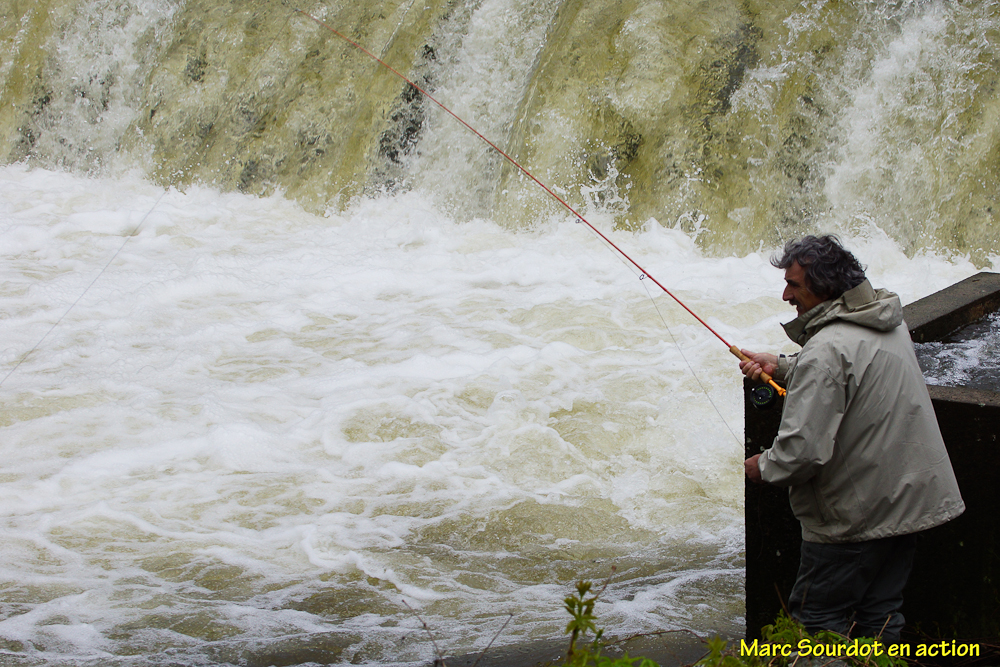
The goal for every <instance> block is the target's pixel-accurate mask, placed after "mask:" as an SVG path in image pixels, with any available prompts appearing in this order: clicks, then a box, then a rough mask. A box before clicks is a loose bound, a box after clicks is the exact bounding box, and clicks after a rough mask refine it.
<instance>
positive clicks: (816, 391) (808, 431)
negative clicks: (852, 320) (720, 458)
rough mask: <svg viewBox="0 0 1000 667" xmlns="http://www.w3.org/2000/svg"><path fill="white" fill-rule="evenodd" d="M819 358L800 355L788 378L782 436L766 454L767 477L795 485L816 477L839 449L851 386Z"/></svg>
mask: <svg viewBox="0 0 1000 667" xmlns="http://www.w3.org/2000/svg"><path fill="white" fill-rule="evenodd" d="M827 368H828V367H827V366H826V365H824V364H822V363H817V362H815V361H814V360H811V359H810V360H808V361H803V360H802V359H799V360H797V362H796V364H795V373H793V374H792V377H791V381H790V382H789V384H788V395H787V396H786V397H785V407H784V410H782V413H781V425H780V426H779V428H778V436H777V437H776V438H775V439H774V443H773V444H772V445H771V447H770V449H767V450H766V451H765V452H764V453H763V455H761V457H760V462H759V465H760V473H761V477H762V478H763V479H764V481H765V482H768V483H770V484H775V485H777V486H793V485H798V484H802V483H804V482H807V481H809V480H810V479H812V478H813V477H814V476H815V475H816V474H818V473H819V471H820V470H821V469H822V467H823V466H824V465H826V464H827V463H829V462H830V460H831V459H832V458H833V455H834V443H835V442H836V438H837V431H838V430H839V429H840V422H841V420H842V419H843V417H844V411H845V409H846V391H845V388H844V387H843V385H842V383H840V382H838V381H837V380H836V379H835V378H834V377H833V376H832V375H831V373H830V371H829V370H827Z"/></svg>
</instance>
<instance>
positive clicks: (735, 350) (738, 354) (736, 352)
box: [729, 345, 787, 396]
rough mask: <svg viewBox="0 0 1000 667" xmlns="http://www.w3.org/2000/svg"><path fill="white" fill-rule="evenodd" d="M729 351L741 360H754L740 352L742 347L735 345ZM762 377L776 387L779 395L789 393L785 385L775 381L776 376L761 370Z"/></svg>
mask: <svg viewBox="0 0 1000 667" xmlns="http://www.w3.org/2000/svg"><path fill="white" fill-rule="evenodd" d="M729 351H730V352H732V353H733V356H734V357H736V358H737V359H739V360H740V361H753V359H751V358H750V357H748V356H747V355H745V354H743V353H742V352H740V348H738V347H736V346H735V345H733V346H732V347H730V348H729ZM760 379H761V380H763V381H764V382H766V383H767V384H769V385H771V386H772V387H774V390H775V391H776V392H778V396H784V395H785V394H786V393H787V392H786V391H785V388H784V387H779V386H778V383H777V382H775V381H774V378H772V377H771V376H770V375H768V374H767V373H765V372H764V371H761V372H760Z"/></svg>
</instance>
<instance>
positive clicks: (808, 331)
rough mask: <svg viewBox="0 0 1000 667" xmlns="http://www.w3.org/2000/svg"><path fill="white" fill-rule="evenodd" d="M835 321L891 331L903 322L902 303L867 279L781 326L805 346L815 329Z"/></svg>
mask: <svg viewBox="0 0 1000 667" xmlns="http://www.w3.org/2000/svg"><path fill="white" fill-rule="evenodd" d="M834 320H843V321H844V322H850V323H852V324H857V325H859V326H863V327H867V328H869V329H874V330H875V331H891V330H893V329H895V328H896V327H898V326H899V325H900V324H901V323H902V321H903V306H902V304H901V303H900V302H899V297H898V296H896V295H895V294H893V293H892V292H890V291H889V290H886V289H878V290H876V289H874V288H873V287H872V284H871V283H870V282H868V280H867V279H866V280H865V281H864V282H863V283H861V284H860V285H858V286H857V287H855V288H853V289H850V290H848V291H846V292H844V293H843V294H841V295H840V296H839V297H837V298H836V299H830V300H829V301H824V302H823V303H821V304H819V305H818V306H816V307H815V308H813V309H812V310H810V311H808V312H805V313H803V314H802V315H799V316H798V317H796V318H795V319H794V320H792V321H791V322H789V323H787V324H784V325H782V326H783V327H784V329H785V333H786V334H788V337H789V338H791V339H792V340H793V341H794V342H796V343H798V344H799V345H805V344H806V342H807V341H808V340H809V339H810V338H812V337H813V336H814V335H816V332H818V331H819V330H820V329H822V328H823V327H825V326H826V325H827V324H829V323H830V322H833V321H834Z"/></svg>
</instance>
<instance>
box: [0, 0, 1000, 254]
mask: <svg viewBox="0 0 1000 667" xmlns="http://www.w3.org/2000/svg"><path fill="white" fill-rule="evenodd" d="M12 9H13V10H20V11H19V15H16V16H14V17H13V18H16V19H17V20H12V21H8V22H7V24H6V25H5V27H4V32H5V34H4V49H5V51H6V56H5V58H4V66H3V70H2V72H0V74H2V77H3V78H2V86H3V88H2V90H3V94H2V99H3V108H2V111H0V127H2V128H3V129H4V132H3V137H4V139H3V140H2V141H3V143H2V145H0V154H2V155H5V156H6V159H7V161H19V160H27V161H28V163H29V164H32V165H37V166H43V167H50V168H51V167H57V166H58V167H61V168H68V169H72V170H83V171H88V172H91V173H93V172H98V173H105V172H108V171H111V172H120V171H121V170H123V169H130V168H134V167H135V166H136V165H139V166H140V167H141V168H142V169H143V170H144V171H145V172H146V173H147V174H148V175H149V176H150V177H151V178H153V179H155V180H156V181H157V182H160V183H163V184H164V185H177V186H182V187H183V186H184V185H186V184H189V183H192V182H202V183H209V184H212V185H213V186H214V187H219V188H222V189H223V190H233V189H235V190H238V191H240V192H245V193H250V194H258V195H267V194H270V193H272V192H275V191H281V192H282V193H284V194H285V196H288V197H291V198H293V199H295V200H296V201H299V202H300V203H302V204H303V205H304V206H306V207H307V208H309V209H310V210H314V211H323V210H326V209H327V208H329V207H334V208H336V209H337V210H342V208H343V207H344V206H346V205H347V204H348V203H349V202H350V201H351V200H352V199H353V198H354V197H357V196H359V195H363V194H366V193H367V194H372V193H375V192H378V191H382V190H388V191H398V190H400V189H407V188H414V187H416V188H423V189H427V190H429V191H433V192H435V193H437V196H438V197H440V198H442V199H445V200H447V202H448V204H449V206H450V207H451V208H452V209H454V210H455V211H462V213H461V214H460V217H464V218H466V219H471V218H473V217H476V216H488V217H493V218H495V219H497V220H498V221H501V222H502V223H503V224H508V225H511V226H513V227H522V228H523V227H524V226H526V225H531V224H533V223H534V222H535V221H537V220H539V219H540V218H541V217H544V216H546V215H548V214H551V212H552V203H551V201H550V200H549V199H548V196H547V195H545V194H544V193H543V192H541V191H540V190H538V189H537V187H536V186H534V184H532V183H530V182H526V180H525V179H524V178H523V176H521V175H520V174H519V172H517V171H516V170H514V169H513V168H512V167H511V166H510V165H509V164H506V163H504V162H503V161H502V160H500V159H499V158H498V156H496V155H495V154H492V153H491V151H490V149H488V148H487V147H486V146H485V145H484V144H482V142H480V141H479V140H478V139H477V138H475V137H474V136H472V135H470V134H469V133H468V132H466V130H465V129H464V128H461V127H460V126H457V124H456V123H455V122H454V121H453V120H452V119H450V118H449V117H447V116H444V115H442V113H441V112H440V110H438V109H437V108H435V107H433V105H429V104H428V103H427V102H426V101H425V100H423V99H422V98H421V96H420V95H419V94H416V93H415V91H413V90H412V89H410V88H409V87H408V86H407V85H406V84H405V83H403V82H402V81H400V80H399V79H398V78H396V77H395V76H393V75H392V74H391V73H390V72H388V71H387V70H385V69H384V68H381V67H380V66H379V65H378V64H377V63H375V62H373V61H371V60H370V59H368V58H366V57H365V56H363V55H362V54H361V53H359V52H358V51H356V50H354V49H353V47H351V46H350V45H348V44H347V43H345V42H343V41H341V40H339V39H337V38H336V37H335V36H334V35H333V34H331V33H330V32H328V31H326V30H324V29H323V28H322V27H321V26H319V25H317V24H316V23H314V22H313V21H311V20H309V19H308V18H307V17H306V16H304V15H303V14H300V13H297V12H294V11H292V10H291V9H290V7H289V6H287V5H284V4H282V3H280V2H277V1H276V0H253V1H250V2H241V3H239V4H227V3H214V2H180V1H173V2H170V1H168V0H162V1H160V2H152V1H146V2H125V3H122V2H111V1H110V0H104V1H102V0H81V1H79V2H68V1H65V2H41V3H13V6H12ZM302 9H303V10H304V11H309V12H311V13H313V14H315V16H317V17H318V18H321V19H322V20H323V21H326V22H328V23H329V24H330V25H331V26H335V27H336V28H337V29H339V30H342V31H344V32H346V33H347V34H349V35H351V36H352V38H355V39H357V40H359V42H360V43H361V44H363V45H364V46H366V47H367V48H369V49H371V50H372V51H374V52H375V53H376V54H378V55H381V56H384V57H385V58H386V59H387V61H388V62H389V63H390V64H391V65H392V66H393V67H395V68H397V69H399V70H400V71H401V72H403V73H404V74H406V75H408V76H410V77H411V78H412V79H414V80H415V81H417V82H418V83H419V84H421V85H422V86H425V87H426V88H427V89H428V90H430V91H432V92H433V93H434V94H435V95H436V96H439V97H440V99H441V100H442V101H443V102H444V103H445V104H446V106H449V107H450V108H452V109H453V110H455V111H456V112H457V113H459V115H461V116H463V117H465V118H466V120H468V121H469V122H471V123H472V125H473V126H475V127H477V128H479V129H481V131H483V132H484V133H485V134H486V136H488V137H489V138H491V140H494V141H495V142H497V143H498V145H500V146H501V147H503V148H504V149H505V150H507V151H508V152H509V153H511V155H513V156H514V157H515V158H517V159H519V160H520V161H522V162H523V163H524V165H525V166H526V167H527V168H528V169H529V170H530V171H532V172H533V173H536V174H537V175H538V176H540V177H541V178H542V180H543V181H544V182H546V183H548V184H549V185H551V186H552V187H554V188H557V189H559V190H560V191H562V192H566V193H567V195H568V196H569V198H570V200H571V203H572V204H573V205H574V206H580V207H588V206H589V207H591V208H594V207H596V208H601V209H603V210H606V211H610V212H611V213H612V214H613V216H614V218H615V221H616V225H617V226H619V227H621V228H627V229H638V228H640V227H641V226H642V225H644V224H646V223H647V222H648V221H649V220H650V219H654V220H656V221H657V222H658V223H659V224H661V225H664V226H667V227H676V226H680V227H681V228H683V229H685V230H687V231H689V232H691V233H696V234H698V235H699V242H700V243H701V244H702V245H703V246H705V247H709V248H715V249H716V250H717V251H718V252H723V253H725V252H731V251H733V250H735V249H738V248H753V247H757V246H758V245H759V244H761V243H763V244H765V245H768V246H770V245H774V244H775V243H777V242H780V241H782V240H785V239H787V238H790V237H792V236H795V235H796V234H800V233H802V232H803V231H807V230H809V229H815V228H826V229H838V230H844V231H849V230H854V231H856V230H857V229H859V228H860V227H864V226H869V225H874V226H875V227H877V228H879V229H881V230H883V231H884V232H886V233H888V234H889V235H890V237H891V238H893V239H894V240H895V241H896V242H897V243H899V244H900V245H901V246H902V247H904V248H905V249H907V251H908V252H913V251H915V250H918V249H928V248H947V249H950V250H954V251H957V252H961V253H970V254H971V255H973V256H974V257H975V258H976V259H977V261H979V262H980V263H981V262H982V261H985V258H986V257H988V256H990V255H991V254H995V253H996V252H997V249H998V248H997V234H996V233H995V231H994V225H993V222H994V219H995V214H994V212H993V208H994V203H995V202H994V200H995V193H996V191H997V189H998V185H1000V181H998V169H997V159H996V146H997V144H998V138H997V129H996V128H997V118H998V107H997V105H998V103H997V101H996V99H995V95H993V91H994V90H995V87H996V85H997V76H998V75H997V68H996V67H995V66H994V65H995V64H996V61H997V57H998V54H997V51H996V49H997V45H996V39H995V36H996V31H997V26H996V16H995V14H996V7H995V6H994V4H993V3H991V2H979V3H971V4H963V5H962V6H957V7H956V6H952V5H950V4H947V3H928V2H905V3H897V4H893V5H885V3H879V2H861V3H828V2H812V3H805V4H802V3H798V2H779V3H758V4H754V3H743V4H740V3H731V2H716V3H711V4H710V5H705V4H704V3H677V2H654V3H640V2H622V3H615V4H614V5H611V6H603V5H593V3H586V2H582V1H580V0H578V1H570V0H567V1H565V2H562V3H557V2H555V1H554V0H549V1H547V2H528V1H523V2H516V1H514V0H481V1H480V2H471V1H470V2H455V1H453V2H444V1H441V0H439V1H435V2H425V3H423V4H421V5H415V4H414V2H413V1H412V0H401V1H400V2H395V3H393V2H384V3H361V4H359V3H348V2H343V3H313V4H311V5H309V4H307V5H306V6H304V7H303V8H302ZM917 202H919V204H917Z"/></svg>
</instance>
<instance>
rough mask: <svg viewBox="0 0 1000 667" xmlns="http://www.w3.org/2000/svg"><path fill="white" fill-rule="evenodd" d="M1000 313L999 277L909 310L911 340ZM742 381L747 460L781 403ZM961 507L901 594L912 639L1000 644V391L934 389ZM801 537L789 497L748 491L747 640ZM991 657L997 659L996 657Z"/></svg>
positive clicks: (976, 279) (777, 605) (787, 584)
mask: <svg viewBox="0 0 1000 667" xmlns="http://www.w3.org/2000/svg"><path fill="white" fill-rule="evenodd" d="M997 309H1000V275H998V274H992V273H980V274H978V275H976V276H973V277H972V278H969V279H967V280H964V281H962V282H960V283H957V284H955V285H952V286H951V287H949V288H947V289H945V290H942V291H940V292H937V293H935V294H933V295H931V296H929V297H926V298H924V299H921V300H920V301H917V302H916V303H914V304H911V305H908V306H906V307H904V317H905V318H906V322H907V325H908V326H909V327H910V332H911V336H913V337H914V340H916V341H918V342H926V341H932V340H940V339H941V338H944V337H945V336H947V335H948V334H949V333H951V332H952V331H954V330H956V329H958V328H961V327H962V326H965V325H966V324H969V323H970V322H973V321H975V320H977V319H979V318H981V317H982V316H983V315H985V314H987V313H989V312H992V311H994V310H997ZM751 387H752V385H751V383H749V382H745V383H744V405H745V412H746V455H747V456H751V455H753V454H757V453H759V452H761V451H763V450H764V449H766V448H767V447H769V446H770V445H771V442H772V441H773V440H774V437H775V435H776V433H777V429H778V423H779V421H780V419H781V401H780V400H779V402H778V403H777V404H776V405H775V406H773V407H772V408H770V409H768V410H763V411H761V410H757V409H756V408H754V407H753V406H752V404H751V402H750V400H749V390H750V388H751ZM928 392H929V393H930V395H931V400H932V402H933V404H934V410H935V412H936V414H937V418H938V424H939V425H940V426H941V432H942V435H943V436H944V440H945V444H946V445H947V447H948V452H949V455H950V456H951V460H952V465H953V466H954V468H955V474H956V476H957V478H958V483H959V486H960V488H961V490H962V497H963V498H964V499H965V504H966V507H967V509H966V512H965V514H963V515H962V516H961V517H959V518H958V519H956V520H954V521H952V522H950V523H948V524H946V525H944V526H940V527H938V528H935V529H932V530H929V531H926V532H925V533H924V534H923V535H922V536H921V540H920V543H919V547H918V551H917V559H916V562H915V564H914V568H913V573H912V574H911V576H910V582H909V585H908V586H907V589H906V592H905V602H904V606H903V613H904V614H905V616H906V619H907V626H908V630H907V632H908V634H909V638H910V639H911V640H912V641H920V640H922V639H925V638H928V637H930V638H948V639H952V638H956V639H963V640H968V641H985V642H987V643H991V644H1000V554H998V550H1000V544H998V536H1000V479H998V472H1000V446H998V443H997V438H998V435H1000V393H996V392H988V391H977V390H970V389H965V388H953V387H936V386H930V385H929V386H928ZM800 542H801V532H800V528H799V524H798V521H796V520H795V518H794V517H793V516H792V513H791V510H790V509H789V506H788V495H787V490H786V489H780V488H776V487H771V486H767V485H756V484H751V483H749V482H748V483H747V485H746V559H747V576H746V592H747V613H746V618H747V637H748V638H751V639H752V638H755V637H759V636H760V628H761V627H762V626H763V625H766V624H769V623H772V622H773V621H774V618H775V616H776V615H777V613H778V611H779V610H780V609H781V607H782V604H783V601H784V600H787V599H788V594H789V593H790V592H791V588H792V584H793V583H794V582H795V574H796V570H797V568H798V560H799V544H800ZM994 655H995V654H994Z"/></svg>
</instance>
